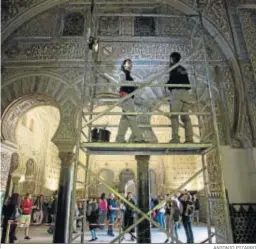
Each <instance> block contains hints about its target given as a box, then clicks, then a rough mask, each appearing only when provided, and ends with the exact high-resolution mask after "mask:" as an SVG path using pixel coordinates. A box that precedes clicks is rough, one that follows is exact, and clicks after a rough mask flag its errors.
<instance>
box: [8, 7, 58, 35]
mask: <svg viewBox="0 0 256 249" xmlns="http://www.w3.org/2000/svg"><path fill="white" fill-rule="evenodd" d="M57 17H58V15H57V13H56V9H50V10H48V11H46V12H44V13H42V14H40V15H38V16H36V17H34V18H33V19H31V20H30V21H29V22H27V23H25V24H24V25H22V26H21V27H20V28H19V29H18V30H17V32H15V33H14V34H13V36H14V37H36V36H39V37H43V36H46V37H52V36H53V35H54V33H55V31H56V30H55V23H56V21H57Z"/></svg>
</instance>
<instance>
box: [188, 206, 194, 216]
mask: <svg viewBox="0 0 256 249" xmlns="http://www.w3.org/2000/svg"><path fill="white" fill-rule="evenodd" d="M194 210H195V206H194V205H189V204H188V206H187V216H192V215H193V213H194Z"/></svg>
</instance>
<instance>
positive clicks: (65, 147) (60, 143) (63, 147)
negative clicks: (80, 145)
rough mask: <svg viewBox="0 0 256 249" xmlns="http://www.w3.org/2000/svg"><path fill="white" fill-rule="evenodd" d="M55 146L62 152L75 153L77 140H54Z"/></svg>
mask: <svg viewBox="0 0 256 249" xmlns="http://www.w3.org/2000/svg"><path fill="white" fill-rule="evenodd" d="M53 142H54V143H55V145H56V146H57V147H58V149H59V151H61V152H73V151H74V148H75V146H76V140H73V139H72V140H54V141H53Z"/></svg>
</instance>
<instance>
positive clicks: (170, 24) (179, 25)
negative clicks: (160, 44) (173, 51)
mask: <svg viewBox="0 0 256 249" xmlns="http://www.w3.org/2000/svg"><path fill="white" fill-rule="evenodd" d="M156 20H157V24H158V29H157V35H160V36H176V35H188V33H190V31H191V30H189V29H188V28H189V21H188V18H186V17H170V18H157V19H156Z"/></svg>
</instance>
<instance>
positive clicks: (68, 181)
mask: <svg viewBox="0 0 256 249" xmlns="http://www.w3.org/2000/svg"><path fill="white" fill-rule="evenodd" d="M58 147H59V146H58ZM68 147H69V148H67V149H65V150H62V149H61V147H59V148H60V152H59V157H60V160H61V172H60V181H59V189H58V208H57V215H56V222H55V226H56V229H55V233H54V237H53V243H68V237H69V216H70V204H71V192H72V184H73V170H74V163H73V162H74V153H73V148H74V146H72V145H71V146H68Z"/></svg>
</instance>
